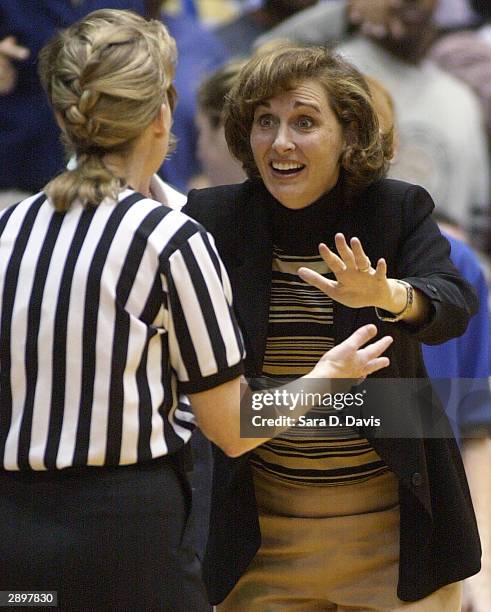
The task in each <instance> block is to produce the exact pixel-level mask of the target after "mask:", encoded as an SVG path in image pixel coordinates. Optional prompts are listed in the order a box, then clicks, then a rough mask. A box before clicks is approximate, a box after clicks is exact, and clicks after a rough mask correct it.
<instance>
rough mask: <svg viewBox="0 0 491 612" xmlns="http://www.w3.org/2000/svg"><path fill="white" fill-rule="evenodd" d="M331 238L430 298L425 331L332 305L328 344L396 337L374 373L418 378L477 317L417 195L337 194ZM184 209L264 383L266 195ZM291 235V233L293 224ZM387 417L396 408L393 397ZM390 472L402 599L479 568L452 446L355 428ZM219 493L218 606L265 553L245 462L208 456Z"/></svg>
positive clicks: (215, 538)
mask: <svg viewBox="0 0 491 612" xmlns="http://www.w3.org/2000/svg"><path fill="white" fill-rule="evenodd" d="M336 206H338V207H339V211H338V212H339V213H340V214H338V215H337V217H336V223H334V224H333V227H332V232H330V235H328V236H326V237H325V240H324V241H325V242H326V243H327V244H333V243H334V234H335V233H336V232H344V234H345V235H346V236H347V237H348V238H349V237H351V236H358V237H359V238H360V239H361V241H362V244H363V246H364V249H365V252H366V253H367V255H368V256H369V258H370V260H371V261H372V262H376V261H377V260H378V259H379V258H380V257H384V258H385V259H386V261H387V264H388V276H389V277H393V278H400V279H405V280H407V281H408V282H410V283H411V284H412V285H413V286H414V287H416V288H418V289H419V290H420V291H422V292H423V293H424V294H425V295H426V296H427V297H428V298H429V299H430V301H431V306H432V309H433V315H432V317H431V320H430V322H429V323H428V324H426V325H425V327H423V328H420V329H414V328H410V327H408V326H406V325H405V324H404V323H396V324H391V323H382V322H381V321H379V320H378V319H377V318H376V316H375V312H374V309H373V308H361V309H352V308H347V307H344V306H342V305H340V304H337V303H335V304H334V321H335V331H334V335H335V339H336V342H339V341H342V340H343V339H345V338H346V337H347V336H349V335H350V334H351V333H352V332H353V331H354V330H355V329H356V328H357V327H360V326H361V325H363V324H365V323H375V324H376V325H377V327H378V328H379V330H380V333H381V334H386V333H390V334H391V335H392V336H393V337H394V343H393V344H392V346H391V348H390V350H389V352H388V356H389V357H390V361H391V364H390V366H389V367H388V368H386V369H385V370H382V371H381V372H380V373H377V376H378V377H379V376H383V377H389V378H423V377H426V370H425V367H424V364H423V361H422V357H421V350H420V346H419V343H420V342H425V343H427V344H437V343H440V342H444V341H446V340H447V339H449V338H451V337H455V336H458V335H461V334H462V333H463V332H464V331H465V328H466V326H467V322H468V320H469V317H470V316H471V315H472V314H474V312H475V311H476V306H477V303H476V298H475V295H474V293H473V291H472V289H471V287H470V286H469V285H468V284H467V283H466V281H464V280H463V279H462V278H461V277H460V275H459V274H458V272H457V271H456V269H455V268H454V266H453V264H452V263H451V262H450V260H449V258H448V255H449V252H450V247H449V245H448V242H447V241H446V240H445V238H443V237H442V236H441V234H440V232H439V230H438V228H437V226H436V224H435V222H434V221H433V219H432V218H431V216H430V214H431V211H432V209H433V202H432V200H431V198H430V196H429V195H428V194H427V192H426V191H425V190H424V189H422V188H421V187H417V186H414V185H409V184H407V183H403V182H401V181H394V180H389V179H384V180H381V181H378V182H377V183H375V184H373V185H371V186H370V187H369V188H368V189H366V190H365V191H364V192H363V193H362V194H360V195H359V196H357V197H347V196H346V195H345V196H343V197H341V198H340V201H339V202H338V203H337V204H336ZM184 212H185V213H187V214H188V215H190V216H191V217H193V218H194V219H196V220H197V221H199V222H200V223H202V224H203V225H204V226H205V228H206V229H207V230H208V231H209V232H210V233H211V234H212V235H213V236H214V238H215V241H216V246H217V249H218V251H219V253H220V255H221V257H222V259H223V261H224V264H225V266H226V268H227V271H228V273H229V275H230V280H231V284H232V289H233V295H234V309H235V312H236V315H237V318H238V320H239V324H240V326H241V329H242V332H243V335H244V339H245V343H246V349H247V358H246V374H247V375H249V376H254V375H258V376H259V375H260V373H261V371H262V361H263V357H264V351H265V346H266V338H267V329H268V315H269V297H270V288H271V269H272V228H271V195H270V194H269V193H268V192H267V191H266V189H265V187H264V186H263V184H262V182H260V181H256V182H252V181H246V182H245V183H243V184H240V185H228V186H223V187H216V188H211V189H203V190H198V191H192V192H191V193H190V194H189V198H188V203H187V205H186V207H185V208H184ZM292 231H295V228H292ZM391 405H394V409H397V405H398V402H397V398H396V400H395V403H394V404H391ZM362 435H365V436H366V437H367V438H368V439H369V441H370V442H371V444H372V445H373V447H374V448H375V449H376V451H377V452H378V454H379V455H380V456H381V458H382V459H383V460H384V461H385V463H386V464H387V465H388V466H389V467H390V469H391V470H392V471H393V472H394V473H395V474H396V475H397V477H398V479H399V482H400V487H399V495H400V508H401V527H400V562H399V566H400V576H399V585H398V596H399V598H400V599H402V600H404V601H414V600H417V599H420V598H422V597H425V596H427V595H429V594H430V593H432V592H433V591H435V590H436V589H438V588H440V587H442V586H444V585H446V584H449V583H451V582H455V581H458V580H462V579H464V578H466V577H467V576H470V575H472V574H474V573H476V572H478V571H479V568H480V545H479V537H478V532H477V526H476V521H475V517H474V513H473V509H472V503H471V499H470V495H469V490H468V487H467V482H466V478H465V474H464V470H463V466H462V462H461V458H460V453H459V451H458V448H457V445H456V443H455V441H454V440H453V439H414V438H411V439H409V438H404V439H387V438H377V437H373V436H371V435H370V431H369V430H368V429H367V430H366V431H364V432H363V431H362ZM214 456H215V466H214V485H213V495H212V511H211V519H210V535H209V542H208V550H207V554H206V557H205V562H204V577H205V582H206V584H207V588H208V590H209V595H210V600H211V601H212V603H218V602H220V601H222V600H223V599H224V598H225V597H226V595H227V594H228V592H229V591H230V590H231V589H232V587H233V586H234V584H235V583H236V582H237V580H238V579H239V578H240V576H241V575H242V574H243V573H244V571H245V570H246V568H247V566H248V565H249V563H250V561H251V559H252V557H253V556H254V554H255V553H256V551H257V549H258V547H259V545H260V530H259V521H258V516H257V507H256V503H255V498H254V487H253V482H252V474H251V470H250V467H249V462H248V456H247V455H246V456H243V457H240V458H239V459H230V458H228V457H226V456H225V455H224V454H223V453H222V452H221V451H220V450H219V449H217V448H214Z"/></svg>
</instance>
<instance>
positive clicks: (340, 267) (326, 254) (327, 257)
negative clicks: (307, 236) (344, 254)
mask: <svg viewBox="0 0 491 612" xmlns="http://www.w3.org/2000/svg"><path fill="white" fill-rule="evenodd" d="M319 253H320V254H321V257H322V259H323V260H324V261H325V262H326V264H327V265H328V266H329V270H330V271H331V272H332V273H333V274H334V275H335V276H337V275H338V274H339V273H342V272H345V271H346V264H345V263H344V261H343V260H342V259H341V258H340V257H338V255H336V253H334V252H333V251H331V249H330V248H329V247H328V246H327V245H326V244H324V243H321V244H320V245H319Z"/></svg>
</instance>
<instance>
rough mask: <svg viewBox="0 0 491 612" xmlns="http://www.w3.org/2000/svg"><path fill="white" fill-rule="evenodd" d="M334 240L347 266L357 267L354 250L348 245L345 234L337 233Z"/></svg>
mask: <svg viewBox="0 0 491 612" xmlns="http://www.w3.org/2000/svg"><path fill="white" fill-rule="evenodd" d="M334 242H335V243H336V249H337V250H338V253H339V255H340V257H341V259H342V260H343V262H344V263H345V265H346V267H347V268H350V269H352V270H354V269H355V268H356V262H355V256H354V255H353V251H352V250H351V249H350V247H349V246H348V243H347V242H346V238H345V237H344V234H336V236H335V237H334Z"/></svg>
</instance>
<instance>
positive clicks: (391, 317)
mask: <svg viewBox="0 0 491 612" xmlns="http://www.w3.org/2000/svg"><path fill="white" fill-rule="evenodd" d="M396 283H399V284H400V285H403V286H404V287H405V288H406V305H405V306H404V308H403V309H402V310H401V312H399V313H397V314H393V313H390V312H389V311H387V310H379V309H378V308H375V314H376V315H377V318H378V319H379V320H380V321H388V322H389V323H395V322H396V321H400V320H401V319H402V318H404V317H405V316H406V315H407V314H408V313H409V312H410V311H411V309H412V307H413V302H414V289H413V287H412V285H410V284H409V283H406V281H402V280H399V279H396ZM381 313H383V314H381Z"/></svg>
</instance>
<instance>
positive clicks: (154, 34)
mask: <svg viewBox="0 0 491 612" xmlns="http://www.w3.org/2000/svg"><path fill="white" fill-rule="evenodd" d="M176 56H177V52H176V45H175V42H174V39H173V38H172V37H171V36H170V35H169V33H168V32H167V30H166V28H165V26H164V25H163V24H162V23H160V22H159V21H155V20H153V21H145V20H144V19H143V18H142V17H140V16H138V15H136V14H134V13H131V12H128V11H119V10H110V9H104V10H99V11H94V12H93V13H90V14H89V15H88V16H87V17H85V18H84V19H83V20H81V21H79V22H78V23H75V24H74V25H72V26H70V27H69V28H68V29H66V30H64V31H63V32H61V33H60V34H59V35H58V36H56V37H55V38H54V39H53V40H52V41H50V42H49V43H48V44H47V45H46V46H45V47H44V49H43V50H42V51H41V53H40V57H39V74H40V77H41V81H42V83H43V86H44V88H45V90H46V92H47V94H48V98H49V101H50V103H51V105H52V107H53V110H54V112H55V114H56V115H57V117H58V119H59V123H60V124H61V128H62V138H63V141H64V144H65V147H66V149H67V152H68V153H69V154H71V155H73V154H75V155H76V157H77V165H76V167H75V168H73V169H71V170H66V171H65V172H62V173H61V174H60V175H59V176H57V177H56V178H54V179H53V180H52V181H51V182H50V183H48V185H47V186H46V187H45V192H46V194H47V195H48V197H49V198H50V199H51V201H52V202H53V205H54V206H55V208H56V209H57V210H59V211H64V210H68V208H69V207H70V205H71V204H72V202H73V201H74V200H76V199H80V200H81V201H82V202H83V203H84V204H85V205H88V206H96V205H98V204H99V203H100V202H101V201H102V200H103V199H104V198H105V197H111V198H116V197H117V194H118V193H119V192H120V191H121V190H122V189H123V188H124V187H125V182H124V180H123V179H122V178H120V177H117V176H115V175H114V174H112V173H111V172H110V171H109V170H108V168H106V166H105V165H104V163H103V159H102V157H103V155H104V154H105V153H109V152H123V151H127V150H129V149H130V148H131V145H132V143H133V142H134V140H135V139H137V138H138V136H140V135H141V134H142V132H143V131H144V130H145V129H146V128H147V127H148V125H150V123H151V122H152V121H153V120H154V119H155V117H156V116H157V114H158V112H159V109H160V106H161V105H162V103H163V102H165V101H166V100H168V103H169V105H170V107H171V110H172V109H173V107H174V105H175V101H176V93H175V90H174V88H173V85H172V79H173V77H174V71H175V62H176Z"/></svg>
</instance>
